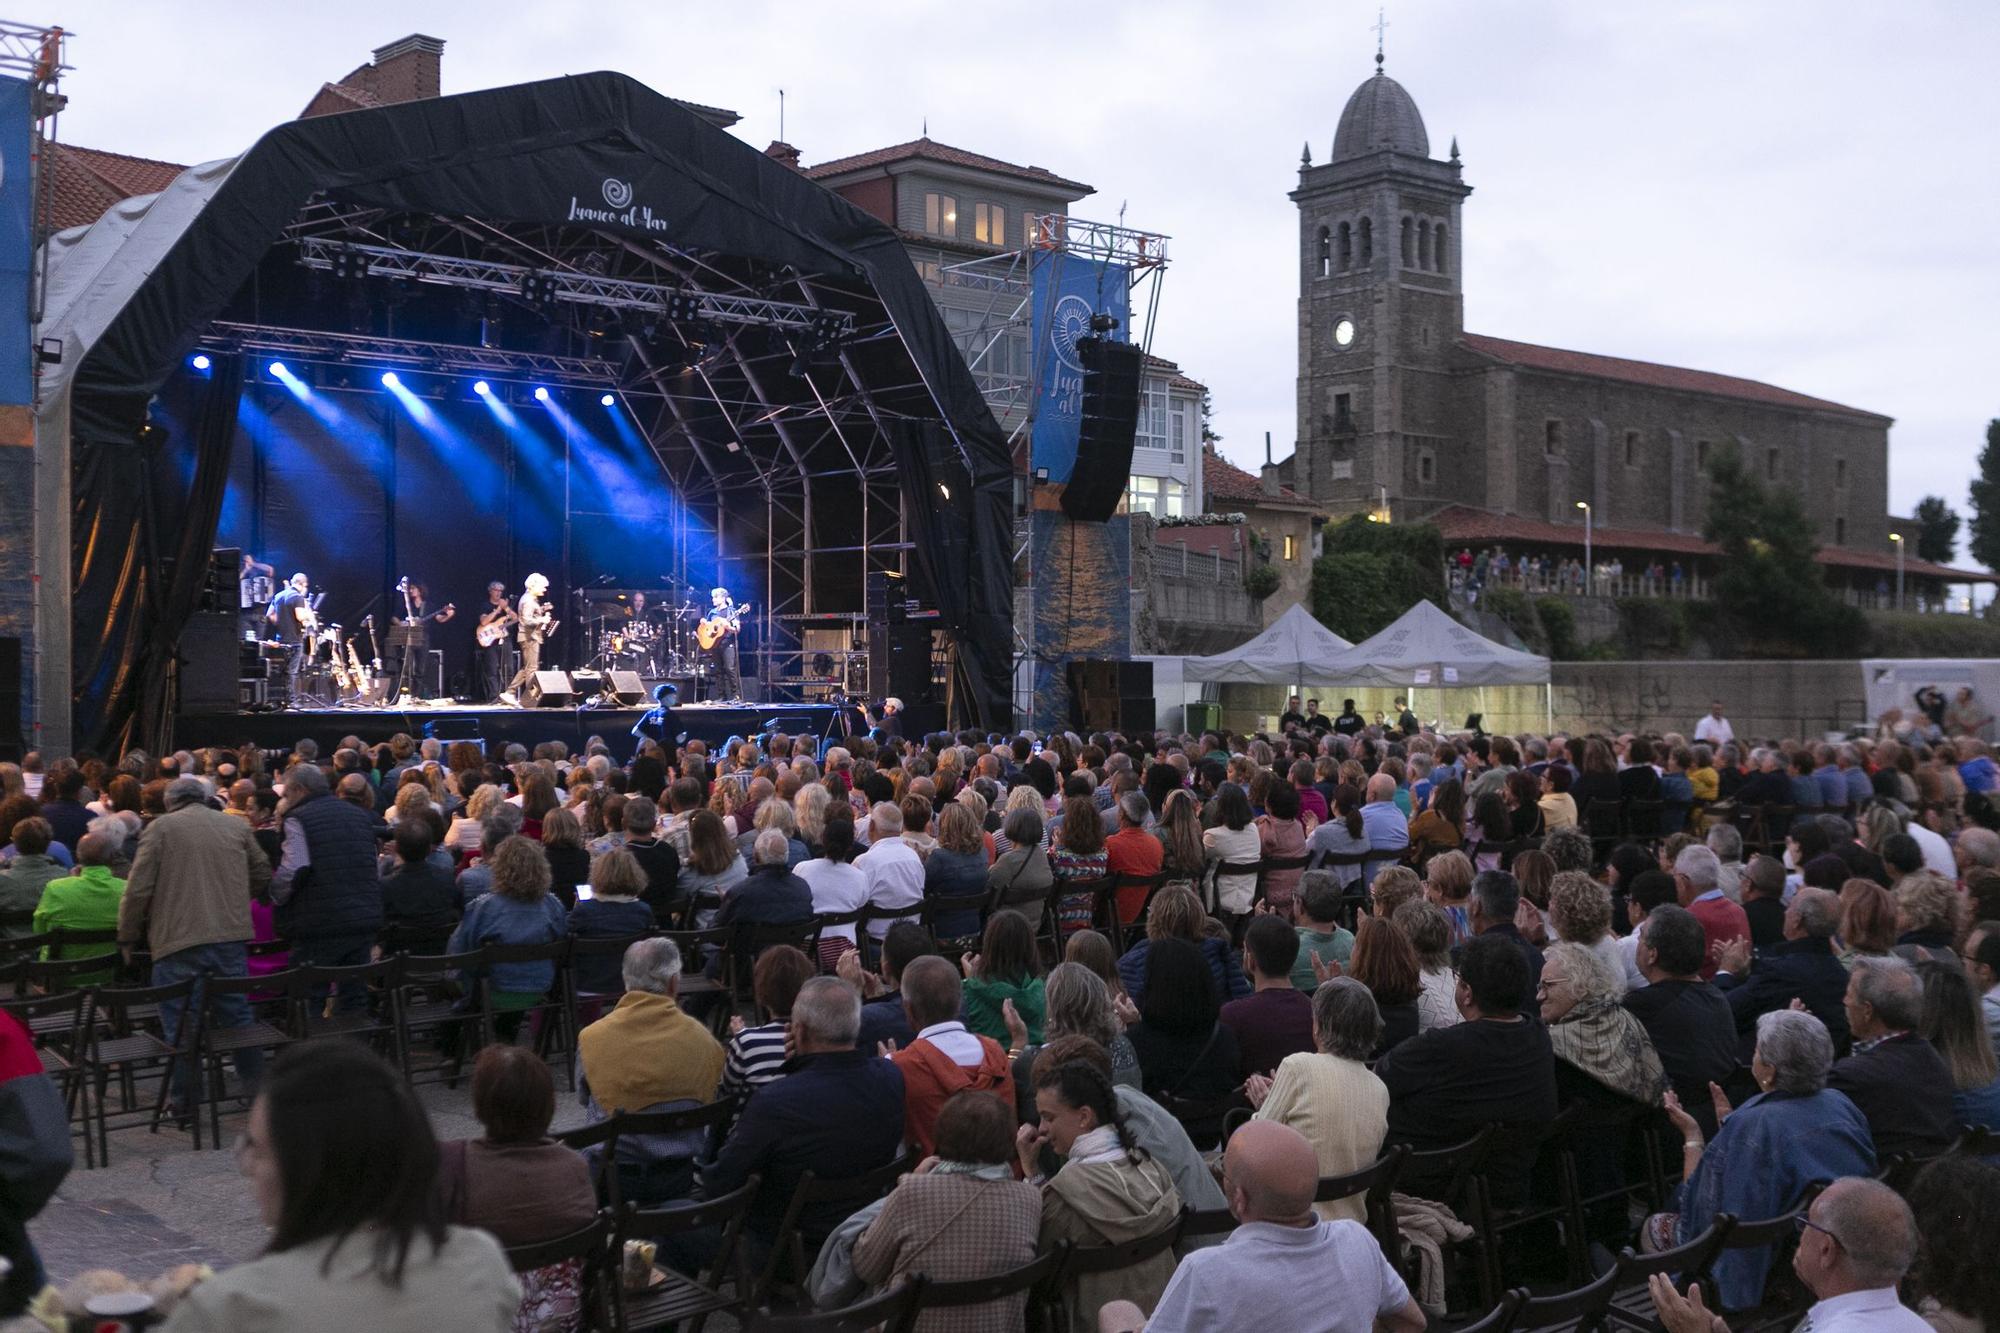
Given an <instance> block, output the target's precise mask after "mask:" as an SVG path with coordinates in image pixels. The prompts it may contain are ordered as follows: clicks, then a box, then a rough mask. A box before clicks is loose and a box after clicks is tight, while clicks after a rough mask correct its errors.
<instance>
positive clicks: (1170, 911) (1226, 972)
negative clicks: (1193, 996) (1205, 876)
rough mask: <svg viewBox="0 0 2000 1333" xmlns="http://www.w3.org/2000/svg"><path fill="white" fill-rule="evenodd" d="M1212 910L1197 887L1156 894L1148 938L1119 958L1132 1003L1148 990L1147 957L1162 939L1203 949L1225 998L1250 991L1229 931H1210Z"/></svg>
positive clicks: (1149, 917)
mask: <svg viewBox="0 0 2000 1333" xmlns="http://www.w3.org/2000/svg"><path fill="white" fill-rule="evenodd" d="M1210 925H1211V922H1210V920H1209V916H1208V913H1207V912H1205V911H1204V910H1202V906H1201V899H1199V898H1197V897H1195V896H1194V890H1193V889H1188V888H1182V887H1180V886H1178V885H1177V886H1175V887H1172V888H1165V889H1161V890H1160V891H1159V893H1157V894H1156V895H1154V897H1153V910H1152V911H1151V912H1149V913H1147V915H1146V938H1145V939H1143V940H1140V941H1139V942H1138V943H1137V944H1135V945H1133V946H1132V947H1131V948H1129V949H1127V950H1126V951H1125V956H1124V957H1123V958H1120V959H1119V960H1118V977H1119V980H1121V981H1123V982H1124V983H1125V993H1126V994H1127V995H1129V996H1131V997H1132V1003H1133V1004H1135V1005H1136V1004H1138V1003H1140V997H1141V996H1142V995H1143V994H1144V993H1145V990H1146V959H1147V957H1148V956H1149V955H1150V954H1151V952H1152V948H1153V945H1154V944H1155V943H1156V942H1158V941H1160V940H1185V941H1187V942H1188V943H1189V944H1192V945H1194V946H1196V947H1197V948H1199V949H1200V950H1201V953H1202V957H1203V958H1205V959H1207V960H1208V969H1209V971H1210V972H1211V973H1213V974H1214V976H1215V981H1216V986H1217V987H1218V991H1219V994H1220V995H1221V998H1222V1000H1223V1001H1224V1002H1225V1003H1226V1002H1227V1001H1229V1000H1234V999H1238V998H1240V997H1242V996H1245V995H1248V994H1249V993H1250V979H1249V978H1248V977H1246V976H1244V975H1243V968H1242V966H1241V965H1240V964H1239V963H1238V961H1237V952H1236V950H1234V949H1232V948H1230V947H1229V938H1228V932H1227V931H1224V930H1221V929H1220V927H1219V926H1218V927H1217V928H1216V929H1215V930H1213V931H1211V930H1210Z"/></svg>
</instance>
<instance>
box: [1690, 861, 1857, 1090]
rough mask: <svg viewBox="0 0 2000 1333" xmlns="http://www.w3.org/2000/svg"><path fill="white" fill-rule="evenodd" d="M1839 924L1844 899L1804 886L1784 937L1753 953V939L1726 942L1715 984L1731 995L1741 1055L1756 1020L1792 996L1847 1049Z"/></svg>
mask: <svg viewBox="0 0 2000 1333" xmlns="http://www.w3.org/2000/svg"><path fill="white" fill-rule="evenodd" d="M1839 928H1840V898H1839V897H1838V896H1837V895H1836V894H1833V893H1830V892H1828V891H1827V890H1825V889H1800V890H1799V891H1798V892H1796V893H1794V894H1793V895H1792V901H1791V905H1790V906H1789V907H1787V908H1786V909H1785V924H1784V933H1785V938H1784V939H1783V941H1781V942H1780V943H1779V944H1777V945H1776V946H1774V947H1772V948H1771V949H1768V950H1766V951H1765V952H1764V953H1762V954H1759V955H1758V956H1757V959H1756V961H1755V962H1754V963H1753V962H1752V961H1751V958H1750V941H1749V940H1748V939H1747V938H1743V939H1738V940H1736V941H1734V942H1733V943H1731V944H1729V945H1726V946H1724V948H1723V950H1722V954H1721V958H1720V960H1719V965H1718V966H1717V968H1716V970H1715V987H1716V989H1717V990H1719V991H1721V992H1722V993H1723V994H1724V995H1726V996H1728V997H1729V1008H1730V1011H1731V1012H1732V1013H1734V1014H1735V1015H1736V1032H1737V1044H1738V1052H1737V1053H1738V1054H1739V1055H1741V1056H1742V1057H1743V1058H1744V1059H1745V1060H1748V1059H1749V1058H1750V1050H1751V1048H1752V1047H1753V1046H1755V1045H1756V1042H1757V1020H1758V1019H1759V1018H1761V1017H1762V1016H1763V1015H1765V1014H1768V1013H1770V1012H1771V1011H1772V1010H1773V1009H1785V1008H1789V1007H1790V1006H1791V1003H1792V1001H1793V1000H1799V1001H1802V1002H1804V1004H1805V1007H1806V1009H1807V1010H1808V1011H1809V1012H1810V1013H1811V1014H1812V1016H1813V1017H1814V1018H1817V1019H1818V1020H1819V1021H1820V1022H1822V1023H1824V1024H1826V1032H1827V1035H1828V1036H1829V1037H1832V1038H1833V1049H1834V1052H1835V1053H1836V1054H1838V1053H1840V1052H1842V1051H1845V1050H1846V1049H1847V1040H1848V1037H1847V1011H1846V1008H1845V1002H1846V995H1847V969H1846V968H1845V967H1842V966H1841V964H1840V960H1839V959H1838V958H1836V957H1834V956H1833V934H1834V932H1835V931H1836V930H1838V929H1839Z"/></svg>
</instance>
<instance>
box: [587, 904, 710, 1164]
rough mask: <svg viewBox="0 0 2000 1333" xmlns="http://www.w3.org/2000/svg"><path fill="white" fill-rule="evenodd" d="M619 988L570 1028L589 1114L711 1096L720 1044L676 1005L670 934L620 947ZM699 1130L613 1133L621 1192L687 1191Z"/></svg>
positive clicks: (678, 1105) (677, 971)
mask: <svg viewBox="0 0 2000 1333" xmlns="http://www.w3.org/2000/svg"><path fill="white" fill-rule="evenodd" d="M623 973H624V981H625V994H624V995H622V996H620V997H619V1000H618V1005H617V1007H616V1008H614V1009H613V1010H612V1011H611V1012H610V1013H608V1014H606V1015H605V1016H604V1017H602V1018H600V1019H598V1020H597V1021H596V1022H595V1023H592V1024H591V1025H590V1026H588V1027H586V1028H585V1029H584V1030H583V1031H582V1032H580V1033H578V1034H577V1039H576V1048H577V1054H578V1056H579V1057H580V1059H581V1060H582V1063H583V1094H584V1099H585V1105H586V1106H587V1107H588V1108H589V1110H590V1114H591V1116H592V1117H593V1118H594V1119H602V1118H604V1117H606V1116H609V1115H614V1114H616V1113H618V1112H620V1111H685V1110H691V1109H693V1108H694V1107H697V1106H705V1105H707V1104H708V1103H709V1102H712V1101H714V1100H715V1089H716V1085H717V1084H718V1083H720V1082H721V1081H722V1063H723V1055H722V1046H721V1044H720V1043H718V1042H717V1041H716V1040H715V1038H714V1037H713V1036H711V1035H710V1034H709V1031H708V1029H707V1028H705V1027H703V1026H702V1025H701V1024H700V1023H698V1022H696V1021H695V1020H694V1019H692V1018H690V1017H688V1016H687V1015H686V1014H685V1013H683V1012H682V1011H681V1007H680V1004H679V1002H678V1000H679V995H680V986H681V951H680V949H679V947H678V946H676V945H675V944H674V942H673V941H672V940H669V939H663V938H657V937H656V938H652V939H643V940H639V941H637V942H636V943H634V944H633V945H632V947H631V948H629V949H627V950H626V951H625V962H624V966H623ZM705 1137H706V1136H705V1134H704V1133H703V1132H702V1131H700V1130H695V1131H692V1132H690V1133H687V1134H680V1135H650V1134H649V1135H630V1136H621V1137H620V1138H619V1140H618V1163H617V1167H618V1179H619V1186H620V1188H621V1189H622V1190H623V1192H624V1197H625V1198H626V1199H628V1200H632V1201H634V1202H652V1203H664V1202H668V1201H670V1200H674V1199H681V1198H685V1197H687V1194H688V1190H689V1188H690V1187H691V1186H692V1185H693V1183H694V1160H695V1158H696V1157H697V1156H699V1155H700V1154H701V1152H702V1151H703V1149H704V1147H705V1144H704V1139H705Z"/></svg>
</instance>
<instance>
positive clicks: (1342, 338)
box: [1333, 319, 1354, 347]
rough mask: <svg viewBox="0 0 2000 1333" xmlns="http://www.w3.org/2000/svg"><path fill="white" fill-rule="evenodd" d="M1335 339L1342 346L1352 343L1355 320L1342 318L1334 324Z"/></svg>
mask: <svg viewBox="0 0 2000 1333" xmlns="http://www.w3.org/2000/svg"><path fill="white" fill-rule="evenodd" d="M1333 341H1334V342H1335V343H1336V344H1338V345H1339V346H1341V347H1346V346H1348V345H1349V344H1351V343H1352V342H1353V341H1354V321H1353V320H1351V319H1342V320H1341V321H1339V322H1338V323H1336V324H1335V325H1334V326H1333Z"/></svg>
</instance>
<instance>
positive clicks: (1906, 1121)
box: [1826, 956, 1959, 1160]
mask: <svg viewBox="0 0 2000 1333" xmlns="http://www.w3.org/2000/svg"><path fill="white" fill-rule="evenodd" d="M1923 1021H1924V983H1923V981H1922V979H1921V978H1919V977H1918V976H1917V970H1916V969H1915V968H1913V967H1911V966H1910V965H1909V964H1908V963H1906V962H1904V961H1903V960H1902V959H1900V958H1875V957H1867V956H1863V957H1860V958H1857V959H1855V960H1854V972H1853V975H1852V978H1851V979H1850V980H1849V981H1848V983H1847V1028H1848V1031H1849V1032H1850V1033H1852V1034H1853V1037H1854V1053H1853V1054H1852V1055H1850V1056H1848V1057H1847V1058H1846V1059H1845V1060H1836V1061H1835V1062H1834V1065H1833V1069H1832V1070H1831V1071H1830V1072H1829V1073H1828V1074H1827V1078H1826V1085H1827V1086H1828V1087H1829V1088H1833V1089H1835V1090H1836V1091H1839V1092H1844V1093H1846V1094H1847V1099H1848V1100H1849V1101H1851V1102H1853V1103H1854V1104H1855V1105H1856V1106H1857V1107H1859V1108H1860V1109H1861V1114H1862V1115H1863V1116H1864V1117H1866V1119H1867V1121H1868V1132H1869V1133H1870V1134H1872V1135H1874V1137H1875V1156H1876V1158H1877V1159H1878V1160H1883V1159H1886V1158H1888V1157H1889V1156H1890V1155H1891V1154H1894V1153H1909V1154H1911V1155H1913V1156H1918V1157H1928V1156H1932V1155H1934V1154H1936V1153H1941V1152H1943V1151H1944V1150H1945V1149H1947V1148H1949V1147H1951V1145H1952V1144H1953V1142H1955V1141H1956V1140H1957V1138H1958V1129H1959V1126H1958V1115H1957V1113H1956V1111H1954V1109H1953V1108H1952V1104H1951V1098H1952V1092H1953V1091H1954V1088H1955V1085H1954V1084H1953V1083H1952V1078H1951V1070H1950V1069H1949V1068H1948V1067H1947V1066H1946V1065H1945V1062H1944V1057H1943V1056H1941V1055H1939V1054H1938V1053H1937V1049H1936V1048H1935V1047H1933V1046H1932V1045H1931V1044H1930V1043H1929V1042H1928V1041H1925V1040H1924V1039H1923V1038H1922V1037H1921V1036H1919V1035H1917V1029H1919V1028H1921V1027H1922V1026H1923Z"/></svg>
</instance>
